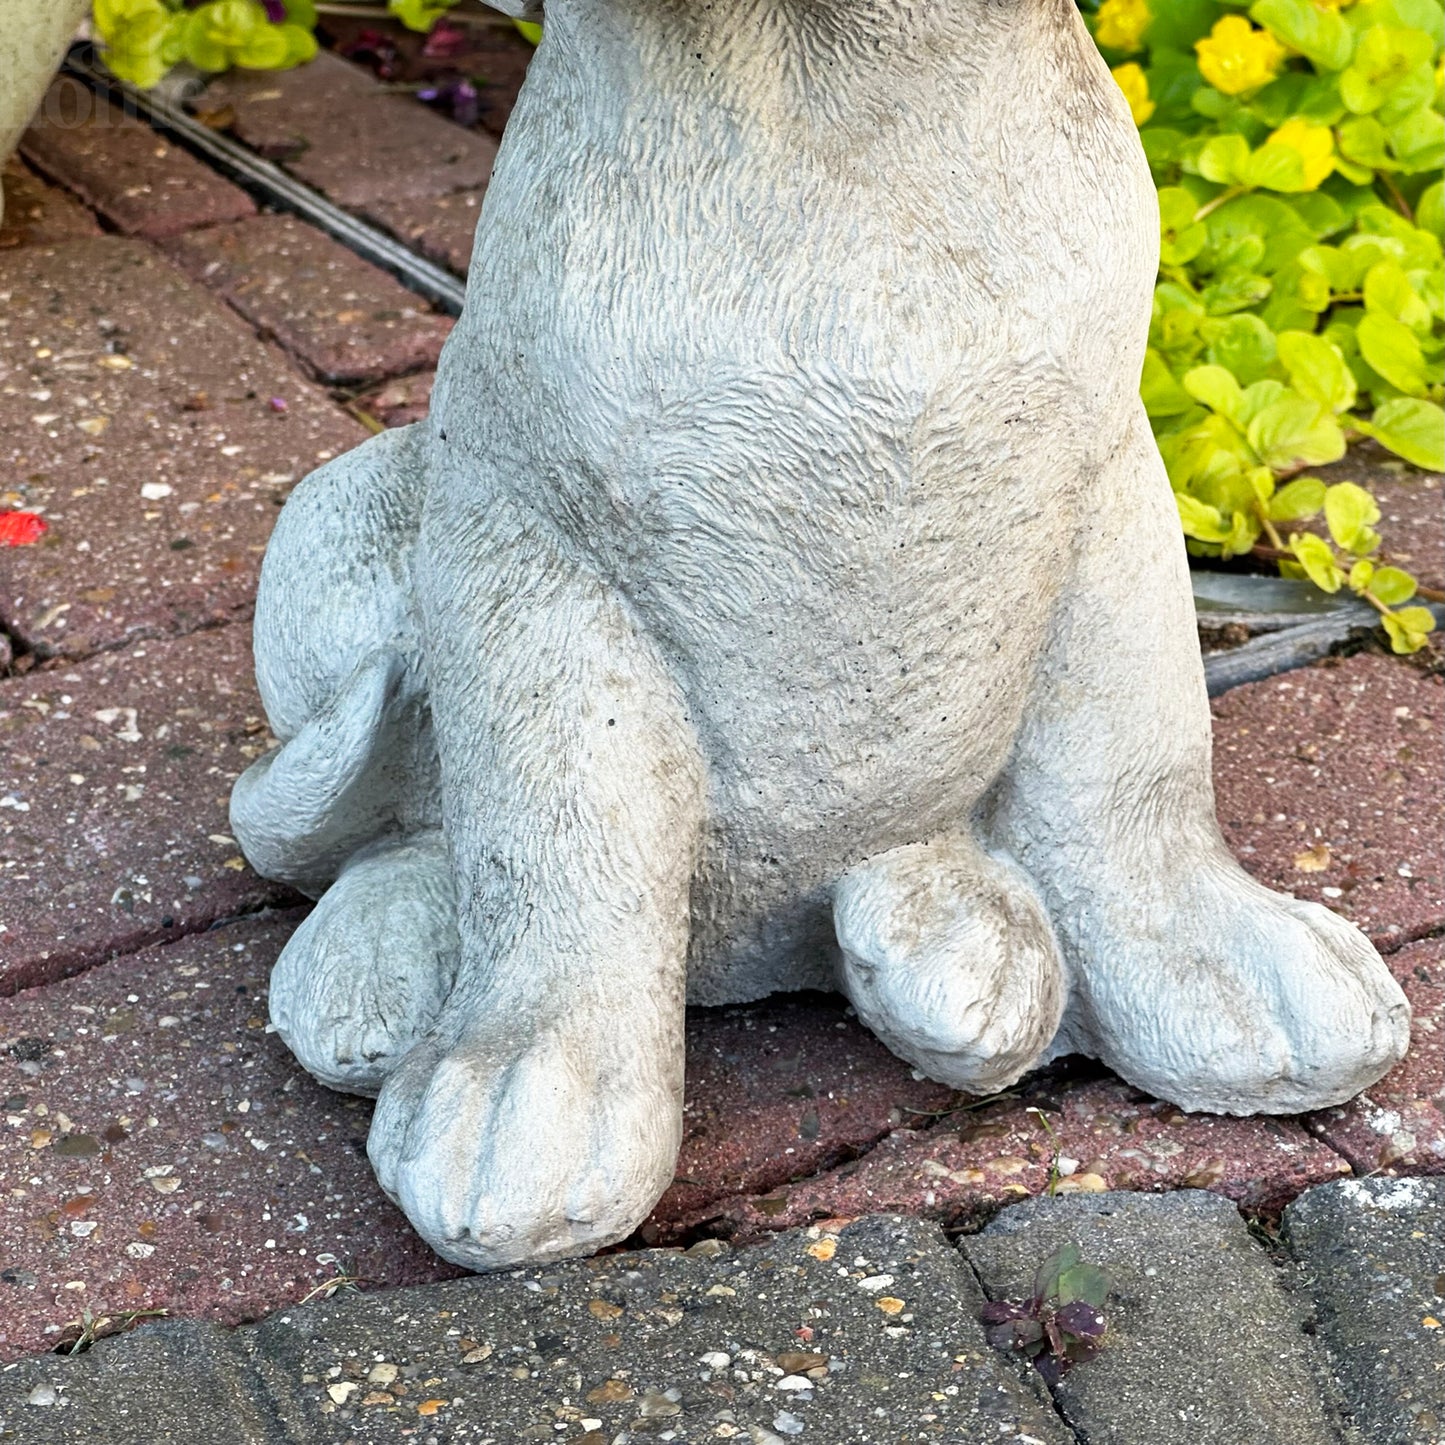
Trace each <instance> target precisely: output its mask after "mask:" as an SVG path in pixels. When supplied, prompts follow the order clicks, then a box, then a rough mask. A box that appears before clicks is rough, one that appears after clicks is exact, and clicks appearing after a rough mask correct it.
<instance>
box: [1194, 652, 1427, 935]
mask: <svg viewBox="0 0 1445 1445" xmlns="http://www.w3.org/2000/svg"><path fill="white" fill-rule="evenodd" d="M1212 707H1213V712H1214V787H1215V795H1216V798H1217V800H1218V810H1219V821H1220V824H1221V825H1222V826H1223V828H1224V835H1225V838H1226V839H1227V840H1228V842H1229V845H1230V848H1231V850H1232V851H1233V852H1234V854H1235V856H1236V857H1238V858H1239V860H1240V861H1241V862H1242V863H1243V864H1244V866H1245V867H1246V868H1247V869H1249V871H1250V872H1251V873H1253V874H1254V875H1255V877H1256V878H1258V879H1259V880H1260V881H1261V882H1262V883H1265V884H1268V885H1269V886H1270V887H1272V888H1281V889H1286V890H1288V891H1289V892H1291V893H1293V894H1295V896H1296V897H1299V898H1307V899H1309V900H1311V901H1312V902H1317V903H1323V904H1325V905H1326V906H1327V907H1329V908H1332V909H1334V911H1335V912H1337V913H1340V914H1343V915H1344V917H1346V918H1348V919H1349V920H1350V921H1351V922H1352V923H1354V924H1356V925H1358V926H1359V927H1360V928H1362V929H1364V931H1365V932H1366V933H1367V934H1369V936H1370V938H1371V940H1372V941H1373V942H1374V943H1375V945H1376V946H1377V947H1378V948H1380V949H1382V950H1385V951H1388V950H1391V949H1395V948H1399V947H1400V946H1401V945H1402V944H1405V943H1409V942H1411V941H1412V940H1414V939H1417V938H1422V937H1424V936H1425V935H1426V934H1428V933H1431V932H1433V931H1435V930H1436V929H1439V928H1440V927H1441V926H1442V925H1445V746H1442V738H1445V677H1441V676H1440V675H1439V674H1438V673H1431V672H1428V671H1426V670H1425V669H1423V668H1421V667H1418V666H1412V665H1411V664H1409V663H1406V662H1403V661H1402V660H1401V659H1399V658H1394V657H1385V656H1381V655H1379V654H1375V653H1361V654H1360V655H1358V656H1356V657H1349V658H1344V659H1329V660H1327V661H1326V662H1324V663H1321V664H1319V665H1318V666H1316V667H1308V668H1302V669H1300V670H1299V671H1296V672H1289V673H1285V674H1283V675H1282V676H1279V677H1271V678H1267V679H1265V680H1264V681H1262V682H1255V683H1249V684H1246V685H1245V686H1244V687H1237V688H1234V689H1233V690H1232V691H1230V692H1227V693H1225V694H1224V695H1223V696H1221V697H1218V698H1215V700H1214V702H1213V704H1212Z"/></svg>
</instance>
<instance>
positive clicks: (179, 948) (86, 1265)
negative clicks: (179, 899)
mask: <svg viewBox="0 0 1445 1445" xmlns="http://www.w3.org/2000/svg"><path fill="white" fill-rule="evenodd" d="M299 918H300V914H299V912H298V913H291V914H289V915H281V916H276V915H272V916H270V917H263V918H260V919H251V920H246V921H243V922H240V923H236V924H232V925H229V926H227V927H224V928H220V929H216V930H214V931H212V932H209V933H204V934H200V935H198V936H196V937H193V938H188V939H183V940H181V941H180V942H179V943H175V944H171V945H168V946H166V947H162V948H154V949H147V950H145V951H143V952H141V953H133V954H130V955H128V956H127V957H125V958H120V959H117V960H116V961H115V962H113V963H108V964H103V965H101V966H100V967H98V968H93V969H91V970H90V971H89V972H87V973H84V974H81V975H80V976H79V977H76V978H71V979H67V980H65V981H64V982H62V983H59V984H51V985H49V986H48V987H46V988H38V989H29V990H27V991H26V992H24V993H21V994H19V995H17V996H16V997H14V998H9V999H0V1180H3V1181H4V1185H5V1187H4V1189H3V1191H0V1359H14V1358H16V1357H18V1356H21V1355H26V1354H30V1353H33V1352H35V1351H38V1350H45V1349H50V1348H52V1347H53V1346H54V1345H55V1343H56V1342H57V1341H58V1340H62V1339H65V1338H70V1337H72V1336H73V1334H74V1330H73V1329H67V1326H69V1325H70V1324H71V1322H72V1321H75V1320H78V1319H79V1318H80V1315H81V1311H82V1310H83V1309H86V1308H89V1309H90V1310H91V1311H92V1312H93V1313H95V1314H110V1315H112V1316H116V1315H118V1314H120V1313H123V1312H124V1311H127V1310H138V1309H168V1310H170V1311H171V1313H172V1314H174V1315H190V1316H203V1317H205V1318H207V1319H211V1320H215V1321H219V1322H221V1323H225V1324H236V1323H238V1322H240V1321H242V1320H251V1319H256V1318H258V1317H260V1316H261V1315H264V1314H266V1313H268V1312H269V1311H271V1310H274V1309H277V1308H279V1307H281V1306H284V1305H287V1304H290V1303H292V1302H294V1301H295V1300H298V1299H300V1298H301V1297H302V1296H303V1295H305V1294H306V1293H307V1292H308V1291H310V1290H313V1289H316V1288H318V1287H322V1286H325V1284H326V1282H327V1281H334V1280H336V1279H337V1277H338V1275H342V1274H345V1275H351V1276H360V1277H362V1278H363V1279H364V1280H365V1281H366V1282H367V1283H368V1285H369V1286H371V1287H375V1286H377V1285H398V1284H414V1283H419V1282H426V1281H432V1280H437V1279H450V1278H452V1277H454V1276H455V1275H456V1273H457V1271H456V1270H455V1269H453V1268H451V1267H450V1266H448V1265H445V1264H443V1263H442V1262H441V1261H440V1260H438V1259H437V1258H436V1256H434V1255H433V1254H432V1253H431V1251H430V1250H428V1249H427V1248H426V1246H425V1245H424V1244H423V1243H422V1242H421V1241H420V1240H419V1239H418V1238H417V1237H416V1234H415V1233H414V1232H413V1231H412V1229H411V1228H410V1227H409V1226H408V1224H407V1222H406V1220H405V1219H403V1218H402V1216H401V1214H400V1213H399V1211H397V1210H396V1209H394V1208H393V1207H392V1206H391V1204H390V1203H388V1202H387V1200H386V1198H385V1197H384V1196H383V1195H382V1193H381V1190H380V1189H379V1188H378V1187H377V1184H376V1180H375V1178H374V1177H373V1175H372V1172H371V1168H370V1166H369V1165H368V1164H367V1162H366V1156H365V1153H364V1149H365V1141H366V1130H367V1125H368V1122H369V1120H370V1117H371V1105H370V1103H369V1102H368V1101H367V1100H364V1099H357V1098H352V1097H349V1096H347V1095H343V1094H334V1093H332V1092H331V1091H330V1090H328V1089H324V1088H322V1087H321V1086H320V1085H319V1084H316V1083H314V1082H313V1081H312V1080H311V1079H310V1078H308V1077H307V1075H306V1074H305V1073H304V1072H303V1071H302V1070H301V1069H300V1068H299V1066H298V1065H297V1064H296V1062H295V1060H294V1059H292V1057H291V1056H290V1054H289V1053H288V1052H287V1050H286V1048H285V1046H284V1045H283V1044H282V1043H281V1041H280V1039H278V1038H277V1037H276V1036H275V1035H274V1034H268V1033H267V1032H266V990H267V986H268V976H269V973H270V969H271V965H272V963H273V962H274V961H275V958H276V955H277V953H279V952H280V949H281V945H282V944H283V943H284V942H285V940H286V938H287V937H289V936H290V934H291V931H292V930H293V929H294V928H295V926H296V924H297V922H298V921H299Z"/></svg>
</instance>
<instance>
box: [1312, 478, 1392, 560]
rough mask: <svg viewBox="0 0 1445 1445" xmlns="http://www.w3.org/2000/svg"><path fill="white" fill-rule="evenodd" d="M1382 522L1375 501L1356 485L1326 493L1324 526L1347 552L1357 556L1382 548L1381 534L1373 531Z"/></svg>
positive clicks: (1339, 486)
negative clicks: (1378, 547) (1380, 546)
mask: <svg viewBox="0 0 1445 1445" xmlns="http://www.w3.org/2000/svg"><path fill="white" fill-rule="evenodd" d="M1379 520H1380V509H1379V507H1378V506H1377V505H1376V504H1375V499H1374V498H1373V497H1372V496H1371V495H1370V494H1369V493H1368V492H1367V491H1366V490H1365V489H1364V488H1363V487H1361V486H1358V485H1357V484H1356V483H1354V482H1337V483H1336V484H1335V485H1334V486H1333V487H1330V488H1329V490H1328V491H1326V492H1325V524H1326V525H1327V526H1328V527H1329V529H1330V536H1331V537H1333V538H1334V539H1335V542H1336V544H1337V545H1338V546H1341V547H1343V548H1344V549H1345V551H1347V552H1353V553H1355V554H1357V555H1358V554H1361V553H1364V552H1369V551H1373V550H1374V548H1375V547H1377V546H1379V543H1380V538H1379V534H1378V533H1376V532H1375V531H1374V530H1373V527H1374V524H1375V523H1376V522H1378V521H1379Z"/></svg>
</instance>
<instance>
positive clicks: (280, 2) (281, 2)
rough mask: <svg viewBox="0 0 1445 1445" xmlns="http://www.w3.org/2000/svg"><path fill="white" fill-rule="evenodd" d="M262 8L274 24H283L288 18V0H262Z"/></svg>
mask: <svg viewBox="0 0 1445 1445" xmlns="http://www.w3.org/2000/svg"><path fill="white" fill-rule="evenodd" d="M261 8H262V9H263V10H265V12H266V19H268V20H269V21H270V22H271V23H272V25H281V24H284V23H285V20H286V0H261Z"/></svg>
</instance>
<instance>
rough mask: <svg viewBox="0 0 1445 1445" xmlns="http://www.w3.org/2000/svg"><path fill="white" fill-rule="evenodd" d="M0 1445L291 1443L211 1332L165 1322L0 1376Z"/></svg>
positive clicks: (233, 1352) (261, 1394) (237, 1359)
mask: <svg viewBox="0 0 1445 1445" xmlns="http://www.w3.org/2000/svg"><path fill="white" fill-rule="evenodd" d="M0 1440H4V1441H16V1442H23V1445H78V1442H81V1441H87V1442H94V1445H198V1442H200V1441H205V1442H206V1445H290V1442H289V1441H288V1440H287V1437H286V1436H285V1434H284V1433H282V1431H281V1430H280V1428H279V1427H278V1426H277V1424H276V1423H275V1419H274V1416H273V1415H272V1413H271V1408H270V1402H269V1401H268V1400H267V1398H266V1395H265V1391H264V1390H263V1389H262V1387H261V1385H260V1382H259V1380H258V1379H257V1377H256V1376H255V1374H254V1372H253V1371H252V1370H251V1368H250V1367H249V1365H248V1364H247V1362H246V1359H245V1357H244V1355H243V1354H241V1353H240V1352H239V1351H238V1350H237V1349H236V1347H235V1345H234V1343H233V1342H232V1340H231V1337H230V1336H229V1335H228V1333H227V1332H226V1331H224V1330H221V1329H218V1328H217V1327H216V1326H215V1325H202V1324H193V1323H191V1322H190V1321H185V1320H163V1321H160V1322H158V1323H156V1324H151V1325H147V1326H145V1327H144V1328H142V1329H139V1330H136V1331H135V1332H134V1333H132V1334H128V1335H121V1336H118V1337H116V1338H114V1339H109V1340H102V1341H101V1342H100V1343H99V1344H97V1345H96V1346H95V1347H94V1348H93V1349H91V1350H89V1351H87V1352H86V1353H84V1354H80V1355H73V1356H61V1355H53V1354H51V1355H40V1356H38V1357H36V1358H34V1359H30V1360H24V1361H21V1362H20V1363H19V1364H18V1365H13V1366H11V1367H9V1368H8V1369H6V1370H3V1371H0Z"/></svg>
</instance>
